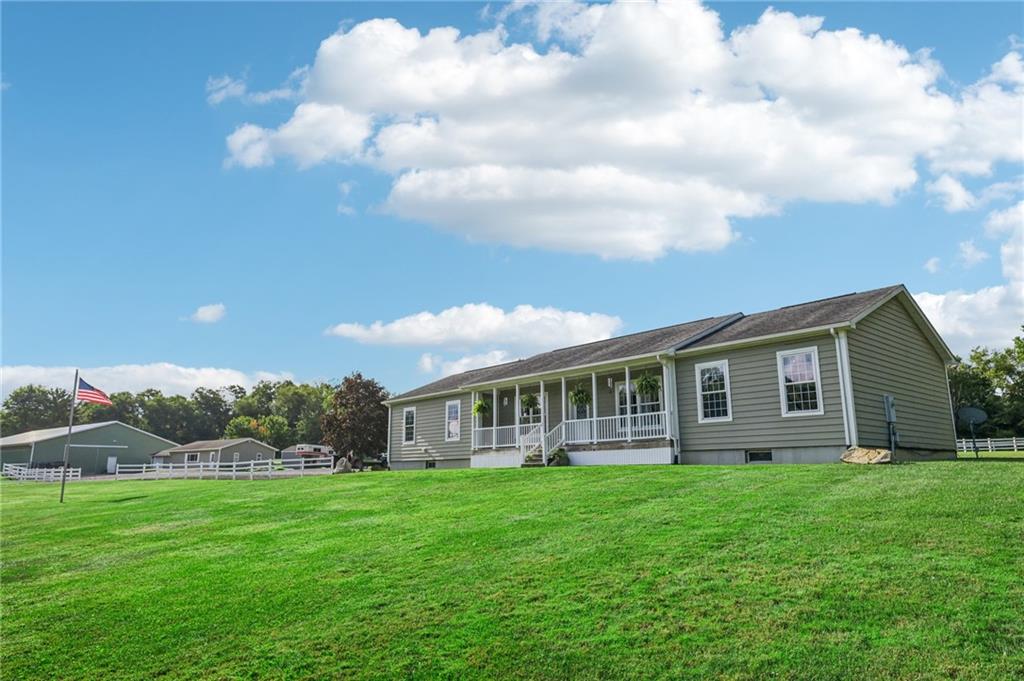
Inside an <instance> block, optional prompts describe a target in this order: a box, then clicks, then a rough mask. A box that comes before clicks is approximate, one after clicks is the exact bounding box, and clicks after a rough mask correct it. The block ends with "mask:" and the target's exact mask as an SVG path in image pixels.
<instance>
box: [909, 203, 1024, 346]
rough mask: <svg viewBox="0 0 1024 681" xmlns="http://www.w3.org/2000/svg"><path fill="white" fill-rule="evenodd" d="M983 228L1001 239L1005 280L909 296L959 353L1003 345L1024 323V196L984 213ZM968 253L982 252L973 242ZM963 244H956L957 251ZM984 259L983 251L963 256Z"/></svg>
mask: <svg viewBox="0 0 1024 681" xmlns="http://www.w3.org/2000/svg"><path fill="white" fill-rule="evenodd" d="M985 233H986V235H987V236H988V237H989V238H991V239H999V240H1001V242H1002V243H1001V244H1000V247H999V262H1000V268H1001V271H1002V275H1003V279H1004V283H1002V284H998V285H995V286H987V287H984V288H981V289H978V290H976V291H964V290H955V291H948V292H945V293H930V292H922V293H917V294H915V295H914V297H915V299H916V300H917V302H918V303H919V304H920V305H921V307H922V308H923V309H924V311H925V312H926V313H927V315H928V317H929V318H930V319H931V320H932V322H933V323H934V324H935V326H936V328H937V329H938V331H939V333H941V334H942V335H943V337H944V338H945V339H946V341H947V342H948V343H949V344H950V346H951V347H952V348H953V350H954V351H955V352H957V353H959V354H961V355H963V356H966V354H967V353H968V352H969V351H970V349H971V348H973V347H975V346H977V345H987V346H990V347H1005V346H1006V345H1007V344H1008V343H1009V341H1010V339H1011V338H1013V336H1015V335H1018V334H1019V333H1020V327H1021V324H1024V201H1021V202H1019V203H1017V204H1016V205H1014V206H1012V207H1010V208H1006V209H1003V210H996V211H992V212H991V213H989V215H988V218H987V219H986V221H985ZM967 243H969V244H971V245H970V246H969V248H968V249H967V250H968V251H969V252H972V251H978V252H979V253H983V252H982V251H980V250H979V249H977V247H975V246H973V243H972V242H967ZM963 255H964V245H963V244H961V256H963ZM971 257H973V258H977V257H981V260H984V259H986V258H987V257H988V254H987V253H984V255H983V256H977V255H973V256H968V259H970V258H971Z"/></svg>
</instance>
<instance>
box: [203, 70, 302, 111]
mask: <svg viewBox="0 0 1024 681" xmlns="http://www.w3.org/2000/svg"><path fill="white" fill-rule="evenodd" d="M305 78H306V69H305V68H301V69H296V70H295V71H293V72H292V73H291V75H289V76H288V80H286V81H285V83H284V84H283V85H281V86H280V87H276V88H273V89H271V90H262V91H257V92H252V91H250V90H249V85H248V83H247V82H246V80H247V77H246V76H244V75H243V76H242V77H241V78H234V77H232V76H228V75H223V76H210V77H209V78H207V79H206V101H207V102H208V103H209V104H210V106H217V105H218V104H220V103H222V102H224V101H225V100H228V99H238V100H241V101H243V102H245V103H247V104H269V103H270V102H276V101H278V100H286V99H296V98H297V97H299V96H300V95H301V94H302V90H303V88H304V87H305Z"/></svg>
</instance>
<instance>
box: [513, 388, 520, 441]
mask: <svg viewBox="0 0 1024 681" xmlns="http://www.w3.org/2000/svg"><path fill="white" fill-rule="evenodd" d="M519 405H520V402H519V384H518V383H516V404H515V407H516V408H515V410H514V411H515V413H516V446H517V447H518V446H519V412H520V411H521V410H522V407H520V406H519Z"/></svg>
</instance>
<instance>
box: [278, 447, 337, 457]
mask: <svg viewBox="0 0 1024 681" xmlns="http://www.w3.org/2000/svg"><path fill="white" fill-rule="evenodd" d="M322 456H330V457H333V456H334V449H333V448H332V447H330V446H328V445H292V446H291V447H288V448H287V449H282V450H281V458H282V459H300V458H303V457H309V458H318V457H322Z"/></svg>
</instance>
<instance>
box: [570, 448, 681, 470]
mask: <svg viewBox="0 0 1024 681" xmlns="http://www.w3.org/2000/svg"><path fill="white" fill-rule="evenodd" d="M569 463H570V464H571V465H573V466H614V465H616V464H618V465H620V466H624V465H636V464H670V463H672V447H671V446H665V447H617V448H615V449H596V450H594V449H591V450H587V449H578V450H575V451H570V452H569Z"/></svg>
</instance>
